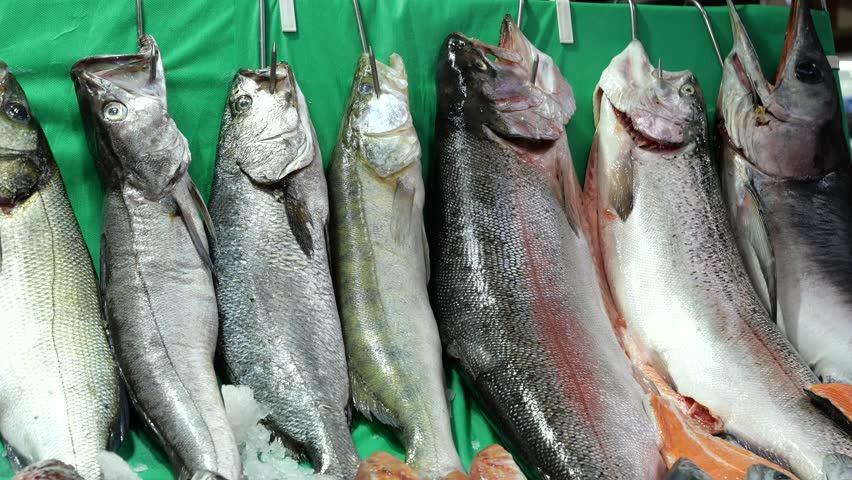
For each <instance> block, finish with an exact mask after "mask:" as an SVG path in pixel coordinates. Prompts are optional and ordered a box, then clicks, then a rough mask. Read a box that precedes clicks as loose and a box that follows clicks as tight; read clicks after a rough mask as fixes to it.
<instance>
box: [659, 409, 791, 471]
mask: <svg viewBox="0 0 852 480" xmlns="http://www.w3.org/2000/svg"><path fill="white" fill-rule="evenodd" d="M651 406H652V409H653V411H654V417H655V419H656V422H657V426H658V428H659V430H660V433H661V437H662V441H663V447H662V449H661V452H662V454H663V460H664V461H665V462H666V465H667V466H668V467H671V466H672V465H673V464H674V463H675V462H676V461H677V460H679V459H681V458H688V459H689V460H691V461H692V462H693V463H694V464H695V465H696V466H698V467H699V468H700V469H701V470H703V471H704V472H705V473H707V474H708V475H709V476H710V478H743V477H745V475H746V471H747V470H748V469H749V468H750V467H751V466H752V465H755V464H762V465H766V466H768V467H771V468H774V469H776V470H779V471H781V472H784V474H785V475H791V474H790V473H789V472H787V471H786V470H784V469H782V468H781V467H779V466H778V465H775V464H773V463H771V462H769V461H768V460H765V459H763V458H761V457H759V456H757V455H755V454H753V453H751V452H749V451H748V450H745V449H742V448H740V447H738V446H736V445H734V444H731V443H728V442H726V441H724V440H722V439H721V438H716V437H714V436H712V435H710V434H709V433H707V432H705V431H703V430H702V429H700V428H696V426H695V425H693V424H692V423H691V422H689V421H688V420H687V419H686V417H684V415H683V414H681V413H680V412H679V411H678V410H677V409H676V408H673V407H672V405H671V403H670V402H668V401H667V400H665V399H664V398H663V397H661V396H659V395H651Z"/></svg>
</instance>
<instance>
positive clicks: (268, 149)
mask: <svg viewBox="0 0 852 480" xmlns="http://www.w3.org/2000/svg"><path fill="white" fill-rule="evenodd" d="M271 68H273V67H269V68H266V69H262V70H248V69H243V70H240V71H239V72H238V73H237V75H236V76H235V77H234V81H233V83H232V85H231V90H230V91H229V93H228V100H227V104H226V106H225V112H224V114H223V118H222V128H221V132H220V141H219V145H220V149H222V151H221V152H220V154H219V155H220V156H229V157H234V158H237V164H238V166H239V168H240V169H241V170H242V171H243V172H244V173H245V174H246V175H248V176H249V177H250V178H251V179H252V181H254V182H256V183H258V184H261V185H273V184H275V183H278V182H280V181H281V180H283V179H284V178H285V177H287V176H288V175H290V174H291V173H293V172H295V171H298V170H301V169H302V168H304V167H306V166H307V165H308V164H310V163H311V162H312V161H313V160H314V157H315V152H316V151H317V150H318V149H319V147H318V145H316V142H315V135H314V130H313V125H312V124H311V121H310V115H309V113H308V109H307V102H306V101H305V98H304V95H303V94H302V91H301V89H300V88H299V85H298V83H297V82H296V78H295V76H294V75H293V70H292V69H291V68H290V65H289V64H287V63H286V62H281V63H279V64H278V65H276V66H275V67H274V68H275V69H276V72H277V76H276V78H277V82H276V87H275V91H274V92H270V81H271V80H270V73H271ZM234 149H240V151H232V150H234Z"/></svg>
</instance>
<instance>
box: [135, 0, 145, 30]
mask: <svg viewBox="0 0 852 480" xmlns="http://www.w3.org/2000/svg"><path fill="white" fill-rule="evenodd" d="M136 36H137V37H138V38H142V37H144V36H145V26H144V25H143V23H142V0H136Z"/></svg>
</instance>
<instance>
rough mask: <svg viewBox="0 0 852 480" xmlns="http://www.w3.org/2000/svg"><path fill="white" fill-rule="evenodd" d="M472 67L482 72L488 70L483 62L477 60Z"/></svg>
mask: <svg viewBox="0 0 852 480" xmlns="http://www.w3.org/2000/svg"><path fill="white" fill-rule="evenodd" d="M474 65H476V68H478V69H480V70H482V71H483V72H484V71H486V70H488V65H486V64H485V62H483V61H482V60H480V59H478V58H477V59H476V62H474Z"/></svg>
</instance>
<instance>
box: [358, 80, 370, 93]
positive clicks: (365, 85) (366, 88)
mask: <svg viewBox="0 0 852 480" xmlns="http://www.w3.org/2000/svg"><path fill="white" fill-rule="evenodd" d="M358 92H360V93H362V94H364V95H369V94H371V93H373V86H372V85H370V84H369V83H362V84H361V85H358Z"/></svg>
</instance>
